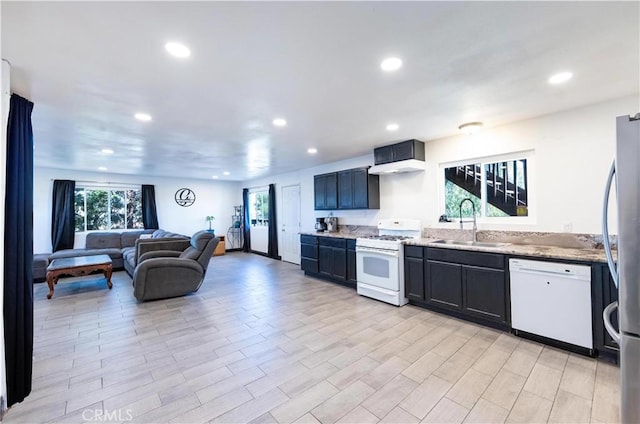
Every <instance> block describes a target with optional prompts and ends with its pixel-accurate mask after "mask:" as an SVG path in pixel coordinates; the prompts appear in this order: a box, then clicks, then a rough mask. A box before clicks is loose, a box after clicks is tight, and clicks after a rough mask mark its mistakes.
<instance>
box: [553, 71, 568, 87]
mask: <svg viewBox="0 0 640 424" xmlns="http://www.w3.org/2000/svg"><path fill="white" fill-rule="evenodd" d="M571 78H573V74H572V73H571V72H558V73H557V74H553V75H551V76H550V77H549V84H562V83H563V82H567V81H569V80H570V79H571Z"/></svg>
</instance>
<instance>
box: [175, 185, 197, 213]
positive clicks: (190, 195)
mask: <svg viewBox="0 0 640 424" xmlns="http://www.w3.org/2000/svg"><path fill="white" fill-rule="evenodd" d="M175 200H176V203H177V204H178V205H180V206H182V207H184V208H188V207H189V206H191V205H193V203H194V202H195V201H196V194H195V193H194V192H193V190H191V189H190V188H179V189H178V191H176V195H175Z"/></svg>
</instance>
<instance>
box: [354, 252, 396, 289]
mask: <svg viewBox="0 0 640 424" xmlns="http://www.w3.org/2000/svg"><path fill="white" fill-rule="evenodd" d="M356 261H357V264H356V270H357V271H356V272H357V275H356V276H357V279H358V283H364V284H369V285H372V286H375V287H380V288H383V289H388V290H393V291H398V290H400V281H399V279H400V252H399V251H397V250H383V249H373V248H370V247H358V246H356Z"/></svg>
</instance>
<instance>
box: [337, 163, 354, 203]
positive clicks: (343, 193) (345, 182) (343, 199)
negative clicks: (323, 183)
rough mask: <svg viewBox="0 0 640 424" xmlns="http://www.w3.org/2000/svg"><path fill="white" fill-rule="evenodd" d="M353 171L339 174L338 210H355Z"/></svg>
mask: <svg viewBox="0 0 640 424" xmlns="http://www.w3.org/2000/svg"><path fill="white" fill-rule="evenodd" d="M351 175H352V174H351V170H347V171H340V172H338V209H352V208H353V182H352V180H351Z"/></svg>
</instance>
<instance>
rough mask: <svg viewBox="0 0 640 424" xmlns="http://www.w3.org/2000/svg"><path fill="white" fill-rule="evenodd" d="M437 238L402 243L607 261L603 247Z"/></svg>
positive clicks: (344, 235) (352, 236) (344, 234)
mask: <svg viewBox="0 0 640 424" xmlns="http://www.w3.org/2000/svg"><path fill="white" fill-rule="evenodd" d="M300 234H301V235H309V236H316V237H333V238H344V239H351V240H354V239H357V238H358V237H359V236H360V235H359V234H355V233H349V232H340V231H339V232H335V233H329V232H326V231H325V232H322V233H318V232H316V231H303V232H301V233H300ZM437 240H441V239H438V238H420V239H416V240H405V241H404V242H403V243H404V244H406V245H413V246H426V247H437V248H441V249H457V250H467V251H473V252H489V253H501V254H503V255H517V256H528V257H532V258H546V259H564V260H569V261H580V262H605V263H606V262H607V257H606V256H605V253H604V250H603V249H588V248H584V249H575V248H566V247H557V246H543V245H532V244H517V243H511V244H507V245H505V246H498V247H487V246H470V245H455V244H440V243H434V242H435V241H437ZM613 256H614V259H615V257H616V251H615V250H614V252H613Z"/></svg>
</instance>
